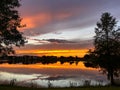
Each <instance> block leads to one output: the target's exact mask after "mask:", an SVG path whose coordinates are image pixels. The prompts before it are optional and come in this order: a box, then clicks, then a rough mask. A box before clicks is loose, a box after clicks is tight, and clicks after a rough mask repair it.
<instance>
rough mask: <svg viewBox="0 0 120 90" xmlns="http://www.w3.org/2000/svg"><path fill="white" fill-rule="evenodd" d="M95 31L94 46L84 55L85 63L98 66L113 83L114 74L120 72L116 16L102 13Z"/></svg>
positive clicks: (119, 41)
mask: <svg viewBox="0 0 120 90" xmlns="http://www.w3.org/2000/svg"><path fill="white" fill-rule="evenodd" d="M95 33H96V35H95V37H94V38H95V39H94V46H95V48H94V50H93V51H90V52H89V53H88V54H87V55H85V57H84V58H85V59H87V62H86V63H85V65H86V66H92V67H100V68H101V70H102V71H103V72H104V73H106V74H107V76H108V79H109V80H110V81H111V85H113V84H114V76H118V75H119V72H120V29H119V28H117V21H116V18H114V17H113V16H111V15H110V13H107V12H106V13H103V14H102V17H101V19H100V21H99V22H97V27H96V28H95Z"/></svg>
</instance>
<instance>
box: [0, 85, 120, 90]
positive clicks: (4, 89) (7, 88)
mask: <svg viewBox="0 0 120 90" xmlns="http://www.w3.org/2000/svg"><path fill="white" fill-rule="evenodd" d="M0 90H120V87H79V88H42V89H41V88H26V87H17V86H14V87H12V86H3V85H2V86H0Z"/></svg>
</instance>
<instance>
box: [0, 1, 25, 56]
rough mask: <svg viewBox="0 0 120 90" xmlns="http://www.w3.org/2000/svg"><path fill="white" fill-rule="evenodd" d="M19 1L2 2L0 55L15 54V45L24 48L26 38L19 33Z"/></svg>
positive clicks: (0, 3) (0, 4)
mask: <svg viewBox="0 0 120 90" xmlns="http://www.w3.org/2000/svg"><path fill="white" fill-rule="evenodd" d="M19 6H20V3H19V0H0V55H7V54H13V53H14V50H13V48H12V47H13V45H15V46H18V47H19V46H22V45H24V43H25V42H26V40H25V37H23V36H22V33H20V32H19V31H18V28H20V27H23V25H21V18H20V16H19V13H18V11H17V8H18V7H19Z"/></svg>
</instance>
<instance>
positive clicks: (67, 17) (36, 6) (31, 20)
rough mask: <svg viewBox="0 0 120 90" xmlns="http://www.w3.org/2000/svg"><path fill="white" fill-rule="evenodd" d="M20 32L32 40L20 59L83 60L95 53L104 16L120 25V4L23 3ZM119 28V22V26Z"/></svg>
mask: <svg viewBox="0 0 120 90" xmlns="http://www.w3.org/2000/svg"><path fill="white" fill-rule="evenodd" d="M20 3H21V7H20V8H19V9H18V10H19V14H20V16H21V17H22V19H23V20H22V24H26V27H24V28H21V29H19V30H20V31H21V32H23V33H24V36H25V37H26V38H27V39H28V43H27V44H26V45H25V46H24V47H21V48H15V49H16V52H17V54H18V55H38V56H43V55H49V56H79V57H83V56H84V55H85V53H86V52H87V51H88V49H92V48H93V47H94V46H93V39H94V38H93V37H94V35H95V33H94V28H95V27H96V23H97V21H99V19H100V17H101V15H102V13H104V12H109V13H111V14H112V15H113V16H114V17H116V19H117V20H118V21H119V19H120V12H119V10H120V6H119V4H120V0H21V1H20ZM118 25H119V22H118Z"/></svg>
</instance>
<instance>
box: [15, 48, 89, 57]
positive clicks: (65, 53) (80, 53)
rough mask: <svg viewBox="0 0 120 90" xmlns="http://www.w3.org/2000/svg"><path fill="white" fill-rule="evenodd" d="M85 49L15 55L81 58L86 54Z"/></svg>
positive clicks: (39, 51)
mask: <svg viewBox="0 0 120 90" xmlns="http://www.w3.org/2000/svg"><path fill="white" fill-rule="evenodd" d="M87 51H88V50H87V49H83V50H19V51H17V54H32V55H33V54H34V55H37V56H43V55H45V56H58V57H59V56H78V57H83V56H84V55H85V54H86V53H87Z"/></svg>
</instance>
